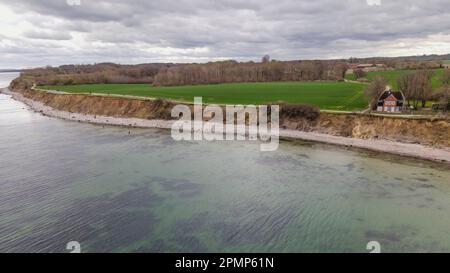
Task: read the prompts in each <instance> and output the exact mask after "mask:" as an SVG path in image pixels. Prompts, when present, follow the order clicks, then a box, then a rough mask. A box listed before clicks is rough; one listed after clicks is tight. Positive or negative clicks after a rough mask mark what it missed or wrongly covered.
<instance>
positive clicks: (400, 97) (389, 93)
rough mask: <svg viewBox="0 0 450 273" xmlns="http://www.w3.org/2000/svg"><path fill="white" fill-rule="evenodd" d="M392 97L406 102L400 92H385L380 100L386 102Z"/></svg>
mask: <svg viewBox="0 0 450 273" xmlns="http://www.w3.org/2000/svg"><path fill="white" fill-rule="evenodd" d="M390 95H393V96H394V97H395V98H396V99H397V100H404V99H405V98H404V97H403V93H402V92H400V91H384V93H383V94H381V96H380V98H379V100H384V99H386V98H387V97H389V96H390Z"/></svg>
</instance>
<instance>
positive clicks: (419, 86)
mask: <svg viewBox="0 0 450 273" xmlns="http://www.w3.org/2000/svg"><path fill="white" fill-rule="evenodd" d="M432 78H433V71H431V70H420V71H417V72H415V73H409V74H405V75H402V76H400V77H399V78H398V79H397V85H398V88H399V89H400V91H402V92H403V94H404V95H405V97H406V101H407V104H408V107H411V106H412V107H413V108H414V109H417V108H418V107H419V103H421V106H422V107H425V106H426V102H427V100H428V99H429V98H430V97H431V95H432V92H433V88H432V84H431V80H432Z"/></svg>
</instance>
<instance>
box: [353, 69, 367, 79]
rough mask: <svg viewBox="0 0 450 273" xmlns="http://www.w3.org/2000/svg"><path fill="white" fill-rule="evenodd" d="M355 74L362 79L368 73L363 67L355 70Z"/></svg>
mask: <svg viewBox="0 0 450 273" xmlns="http://www.w3.org/2000/svg"><path fill="white" fill-rule="evenodd" d="M353 74H354V75H355V77H356V79H361V78H364V77H365V76H367V73H366V72H365V71H364V70H362V69H356V70H355V71H353Z"/></svg>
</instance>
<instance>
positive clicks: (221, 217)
mask: <svg viewBox="0 0 450 273" xmlns="http://www.w3.org/2000/svg"><path fill="white" fill-rule="evenodd" d="M449 211H450V169H449V168H448V167H446V166H444V165H439V164H434V163H428V162H424V161H417V160H411V159H407V158H402V157H395V156H386V155H384V156H382V155H378V154H374V153H370V152H362V151H354V150H346V149H344V148H340V147H334V146H328V145H323V144H313V143H308V142H302V141H284V142H282V143H281V145H280V148H279V150H278V151H277V152H270V153H262V152H259V144H258V143H245V142H211V143H208V142H197V143H196V142H175V141H173V140H172V138H171V137H170V135H169V134H168V132H167V131H163V130H154V129H131V130H129V129H126V128H120V127H108V126H105V127H103V126H97V125H89V124H82V123H76V122H69V121H63V120H58V119H53V118H48V117H44V116H41V115H40V114H37V113H34V112H31V111H29V110H27V109H26V108H25V106H24V105H23V104H21V103H19V102H16V101H13V100H11V99H10V97H9V96H6V95H0V252H66V250H65V246H66V244H67V242H69V241H74V240H75V241H79V242H80V243H81V246H82V251H83V252H240V251H245V252H367V251H366V244H367V243H368V242H369V241H373V240H376V241H379V242H380V244H381V246H382V251H384V252H422V251H426V252H441V251H446V252H449V251H450V214H449Z"/></svg>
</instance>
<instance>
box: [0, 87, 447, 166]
mask: <svg viewBox="0 0 450 273" xmlns="http://www.w3.org/2000/svg"><path fill="white" fill-rule="evenodd" d="M0 93H3V94H5V95H9V96H11V98H12V99H14V100H17V101H20V102H22V103H24V104H25V105H27V106H28V107H29V108H30V109H32V110H33V111H35V112H39V113H41V114H43V115H45V116H50V117H55V118H60V119H65V120H71V121H77V122H85V123H91V124H97V125H115V126H125V127H138V128H158V129H171V127H172V124H173V123H174V122H175V120H147V119H139V118H120V117H110V116H96V115H90V114H81V113H70V112H66V111H60V110H56V109H54V108H52V107H50V106H47V105H45V104H43V103H42V102H39V101H34V100H31V99H28V98H25V97H24V96H23V95H22V94H20V93H17V92H13V91H11V90H9V89H8V88H0ZM280 138H291V139H301V140H307V141H313V142H321V143H328V144H333V145H340V146H346V147H353V148H359V149H365V150H371V151H375V152H381V153H390V154H396V155H400V156H407V157H413V158H417V159H425V160H430V161H436V162H441V163H447V164H450V148H449V149H438V148H433V147H430V146H424V145H420V144H410V143H402V142H395V141H390V140H382V139H357V138H348V137H341V136H334V135H329V134H322V133H315V132H304V131H298V130H287V129H280Z"/></svg>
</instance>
